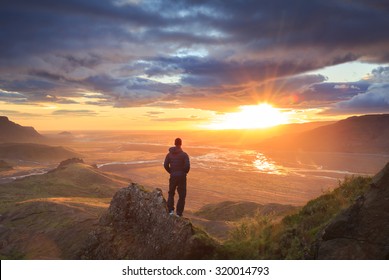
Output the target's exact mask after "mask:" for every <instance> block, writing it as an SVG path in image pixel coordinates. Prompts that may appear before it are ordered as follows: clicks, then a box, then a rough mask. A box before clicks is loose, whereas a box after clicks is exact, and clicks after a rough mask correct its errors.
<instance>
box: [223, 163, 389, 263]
mask: <svg viewBox="0 0 389 280" xmlns="http://www.w3.org/2000/svg"><path fill="white" fill-rule="evenodd" d="M388 200H389V163H388V164H387V165H386V166H385V168H383V169H382V170H381V171H380V172H379V173H378V174H377V175H376V176H374V177H373V178H369V177H361V176H357V177H347V178H345V180H344V181H343V182H341V183H339V187H338V188H336V189H335V190H333V191H331V192H328V193H325V194H323V195H322V196H320V197H318V198H316V199H313V200H311V201H309V202H308V203H307V204H306V205H305V206H304V207H302V208H301V210H300V211H298V212H297V213H295V214H292V215H289V216H286V217H285V218H283V219H282V221H281V222H276V223H274V221H272V219H269V217H266V216H261V215H258V216H256V217H253V218H252V219H247V220H244V221H242V222H241V223H240V225H238V226H237V227H236V228H235V229H234V230H233V231H232V232H231V238H230V239H229V240H227V241H226V242H225V243H224V246H223V248H222V250H221V251H220V255H219V256H218V257H219V258H222V259H223V258H225V259H368V260H376V259H388V256H389V250H388V248H389V208H388V206H389V204H388Z"/></svg>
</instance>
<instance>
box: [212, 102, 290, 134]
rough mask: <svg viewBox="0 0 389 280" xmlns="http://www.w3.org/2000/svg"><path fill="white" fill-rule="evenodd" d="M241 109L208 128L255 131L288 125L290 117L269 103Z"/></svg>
mask: <svg viewBox="0 0 389 280" xmlns="http://www.w3.org/2000/svg"><path fill="white" fill-rule="evenodd" d="M239 109H240V111H239V112H234V113H226V114H224V115H221V116H219V117H218V118H217V119H215V120H214V122H213V123H211V124H209V125H208V126H207V128H209V129H255V128H268V127H272V126H276V125H280V124H286V123H288V116H287V115H286V114H285V113H282V112H281V111H280V110H279V109H277V108H274V107H273V106H272V105H270V104H267V103H261V104H258V105H245V106H240V107H239Z"/></svg>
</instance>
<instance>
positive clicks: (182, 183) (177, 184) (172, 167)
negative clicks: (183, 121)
mask: <svg viewBox="0 0 389 280" xmlns="http://www.w3.org/2000/svg"><path fill="white" fill-rule="evenodd" d="M174 145H175V147H171V148H170V149H169V153H168V154H167V155H166V158H165V162H164V164H163V166H164V167H165V169H166V171H167V172H168V173H169V174H170V179H169V198H168V200H167V207H168V210H169V214H170V215H173V214H174V195H175V193H176V188H177V192H178V201H177V209H176V214H177V216H180V217H181V216H182V213H183V212H184V207H185V197H186V174H188V172H189V169H190V163H189V156H188V154H187V153H185V152H184V151H183V150H182V149H181V145H182V140H181V139H180V138H177V139H176V140H175V141H174Z"/></svg>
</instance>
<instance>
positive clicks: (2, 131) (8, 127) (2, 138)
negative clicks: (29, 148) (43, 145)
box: [0, 116, 45, 143]
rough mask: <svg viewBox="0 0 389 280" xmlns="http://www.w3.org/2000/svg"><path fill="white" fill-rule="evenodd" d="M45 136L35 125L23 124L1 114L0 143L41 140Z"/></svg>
mask: <svg viewBox="0 0 389 280" xmlns="http://www.w3.org/2000/svg"><path fill="white" fill-rule="evenodd" d="M44 140H45V138H44V137H43V136H42V135H40V134H39V133H38V132H37V131H36V130H35V129H34V128H33V127H27V126H21V125H19V124H16V123H14V122H12V121H10V120H9V119H8V118H7V117H5V116H0V143H2V142H3V143H5V142H18V143H21V142H41V141H44Z"/></svg>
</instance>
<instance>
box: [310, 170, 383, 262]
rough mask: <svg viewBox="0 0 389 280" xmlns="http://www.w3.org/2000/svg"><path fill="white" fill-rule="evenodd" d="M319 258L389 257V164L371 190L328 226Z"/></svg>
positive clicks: (374, 181)
mask: <svg viewBox="0 0 389 280" xmlns="http://www.w3.org/2000/svg"><path fill="white" fill-rule="evenodd" d="M316 258H317V259H389V163H388V164H387V165H386V166H385V168H384V169H383V170H382V171H381V172H380V173H378V174H377V175H376V176H375V177H374V178H373V183H372V185H371V189H370V190H369V191H368V192H367V193H366V194H365V195H364V196H361V197H359V198H358V199H357V201H356V202H355V203H354V204H353V205H352V206H351V207H350V208H348V209H347V210H345V211H344V212H342V213H340V214H339V215H338V216H337V217H335V219H334V220H333V221H332V222H331V223H330V224H329V225H328V226H327V227H326V228H325V229H324V232H323V235H322V237H321V239H320V240H319V241H318V243H317V248H316Z"/></svg>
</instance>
